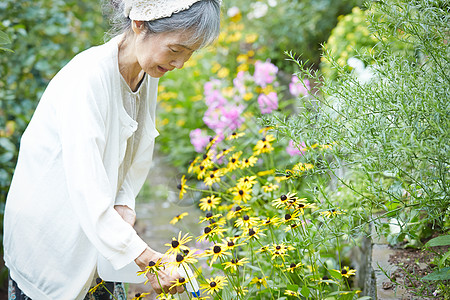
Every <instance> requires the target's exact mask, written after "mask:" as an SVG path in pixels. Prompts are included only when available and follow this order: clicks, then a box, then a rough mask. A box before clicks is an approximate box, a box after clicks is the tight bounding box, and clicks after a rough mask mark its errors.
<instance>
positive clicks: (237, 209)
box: [234, 205, 242, 211]
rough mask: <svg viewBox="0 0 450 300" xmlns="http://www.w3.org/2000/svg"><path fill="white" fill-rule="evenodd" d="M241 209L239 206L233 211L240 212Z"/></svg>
mask: <svg viewBox="0 0 450 300" xmlns="http://www.w3.org/2000/svg"><path fill="white" fill-rule="evenodd" d="M241 209H242V207H240V206H239V205H238V206H236V208H235V209H234V211H240V210H241Z"/></svg>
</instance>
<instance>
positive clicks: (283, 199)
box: [272, 192, 296, 208]
mask: <svg viewBox="0 0 450 300" xmlns="http://www.w3.org/2000/svg"><path fill="white" fill-rule="evenodd" d="M295 194H296V193H291V192H289V193H287V194H286V195H281V196H280V197H279V198H277V199H275V200H273V201H272V206H275V207H276V208H280V207H285V206H287V205H288V204H289V200H290V199H291V197H295Z"/></svg>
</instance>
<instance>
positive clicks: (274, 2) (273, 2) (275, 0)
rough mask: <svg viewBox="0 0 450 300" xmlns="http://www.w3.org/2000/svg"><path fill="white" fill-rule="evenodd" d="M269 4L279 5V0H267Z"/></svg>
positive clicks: (271, 5)
mask: <svg viewBox="0 0 450 300" xmlns="http://www.w3.org/2000/svg"><path fill="white" fill-rule="evenodd" d="M267 4H269V6H270V7H275V6H277V0H269V1H267Z"/></svg>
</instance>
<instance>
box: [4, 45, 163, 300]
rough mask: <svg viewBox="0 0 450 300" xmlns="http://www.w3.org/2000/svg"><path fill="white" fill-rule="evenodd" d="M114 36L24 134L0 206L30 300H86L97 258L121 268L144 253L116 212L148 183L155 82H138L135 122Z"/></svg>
mask: <svg viewBox="0 0 450 300" xmlns="http://www.w3.org/2000/svg"><path fill="white" fill-rule="evenodd" d="M120 38H121V37H116V38H114V39H112V40H111V41H109V42H107V43H106V44H104V45H101V46H98V47H93V48H91V49H88V50H86V51H84V52H82V53H80V54H79V55H77V56H76V57H75V58H74V59H73V60H72V61H70V62H69V63H68V64H67V65H66V66H65V67H64V68H63V69H62V70H61V71H60V72H59V73H58V74H57V75H56V76H55V77H54V78H53V79H52V81H51V82H50V84H49V85H48V87H47V89H46V91H45V93H44V94H43V96H42V98H41V100H40V102H39V105H38V107H37V109H36V111H35V113H34V116H33V118H32V120H31V122H30V124H29V125H28V127H27V129H26V131H25V132H24V134H23V136H22V140H21V145H20V151H19V159H18V163H17V166H16V170H15V173H14V177H13V180H12V184H11V187H10V191H9V194H8V197H7V202H6V207H5V217H4V250H5V251H4V252H5V254H4V259H5V262H6V266H7V267H8V268H9V270H10V275H11V277H12V279H14V280H15V281H16V282H17V284H18V286H19V288H20V289H21V290H22V291H23V292H24V293H25V294H26V295H28V296H29V297H31V298H32V299H39V300H41V299H42V300H44V299H51V300H54V299H83V298H84V296H85V294H86V293H87V292H88V289H89V285H90V283H91V280H92V278H93V276H94V274H95V269H96V264H97V256H98V255H99V254H100V255H102V256H104V257H105V258H106V259H107V260H108V261H110V262H111V264H112V265H113V266H114V268H116V269H119V268H122V267H123V266H125V265H127V264H129V263H131V262H133V260H134V259H135V258H137V257H138V256H139V255H140V254H141V253H142V252H143V251H144V250H145V248H146V247H147V244H146V243H145V242H144V241H143V240H142V239H141V238H140V237H139V236H138V235H137V234H136V231H135V230H134V229H133V227H132V226H131V225H129V224H128V223H126V222H125V221H123V219H122V218H121V217H120V215H119V214H118V213H117V212H116V210H114V205H128V206H129V207H130V208H132V209H134V201H135V197H136V195H137V194H138V192H139V190H140V189H141V187H142V185H143V183H144V181H145V179H146V177H147V175H148V172H149V169H150V165H151V160H152V154H153V147H154V140H155V138H156V137H157V136H158V132H157V130H156V129H155V122H154V120H155V107H156V93H157V86H158V79H155V78H151V77H150V76H148V75H146V77H145V79H144V81H143V82H142V83H141V86H140V88H139V90H138V91H137V93H138V94H139V110H138V114H137V115H136V116H134V117H136V120H137V121H136V120H134V119H133V117H132V116H130V115H129V114H128V113H127V111H126V109H125V108H124V101H125V100H124V95H125V94H126V93H123V83H124V80H123V78H122V76H121V74H120V72H119V66H118V42H119V41H120ZM121 87H122V88H121ZM138 123H139V124H138ZM138 125H139V126H138ZM134 133H136V136H134V137H133V138H134V139H135V142H134V143H132V145H130V143H128V144H127V140H128V139H129V138H130V137H131V136H132V135H133V134H134ZM130 146H132V155H131V156H129V157H131V159H130V161H129V162H128V163H125V164H126V167H125V165H123V164H122V163H123V161H124V157H125V153H126V149H127V147H129V148H130ZM127 156H128V155H127ZM119 170H122V174H120V173H119ZM121 175H122V176H121ZM119 180H120V181H119ZM122 181H123V182H122ZM121 182H122V184H121Z"/></svg>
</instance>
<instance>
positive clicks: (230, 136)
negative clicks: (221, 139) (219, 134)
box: [226, 132, 245, 141]
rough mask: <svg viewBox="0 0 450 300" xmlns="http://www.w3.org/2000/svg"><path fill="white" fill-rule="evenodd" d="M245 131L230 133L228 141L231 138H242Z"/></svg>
mask: <svg viewBox="0 0 450 300" xmlns="http://www.w3.org/2000/svg"><path fill="white" fill-rule="evenodd" d="M244 135H245V132H233V133H232V134H230V135H229V136H227V138H226V139H227V141H229V140H234V139H237V138H240V137H241V136H244Z"/></svg>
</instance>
